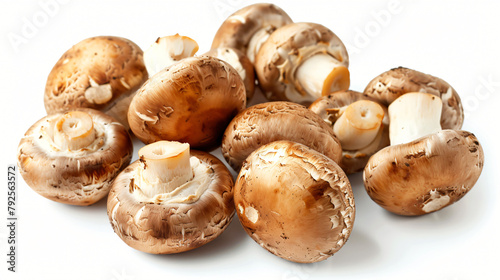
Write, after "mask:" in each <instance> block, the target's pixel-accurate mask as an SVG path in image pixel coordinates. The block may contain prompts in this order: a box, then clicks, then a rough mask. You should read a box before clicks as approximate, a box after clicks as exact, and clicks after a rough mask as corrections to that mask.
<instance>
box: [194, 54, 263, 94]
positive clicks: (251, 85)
mask: <svg viewBox="0 0 500 280" xmlns="http://www.w3.org/2000/svg"><path fill="white" fill-rule="evenodd" d="M203 55H206V56H212V57H216V58H218V59H221V60H224V61H225V62H227V63H228V64H229V65H231V66H232V67H233V68H234V69H235V70H236V71H237V72H238V74H239V75H240V77H241V79H243V83H244V84H245V90H246V93H247V100H250V99H251V98H252V97H253V94H254V90H255V73H254V69H253V64H252V62H251V61H250V59H248V57H247V56H246V55H245V54H244V53H243V52H241V51H239V50H237V49H234V48H228V47H220V48H217V49H211V50H210V51H208V52H206V53H204V54H203Z"/></svg>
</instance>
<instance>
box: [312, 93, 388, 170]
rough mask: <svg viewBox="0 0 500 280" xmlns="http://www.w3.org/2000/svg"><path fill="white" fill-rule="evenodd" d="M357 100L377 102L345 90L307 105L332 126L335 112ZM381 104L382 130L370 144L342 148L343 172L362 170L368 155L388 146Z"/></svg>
mask: <svg viewBox="0 0 500 280" xmlns="http://www.w3.org/2000/svg"><path fill="white" fill-rule="evenodd" d="M359 100H369V101H373V102H377V101H376V100H375V99H373V98H370V97H367V96H364V95H363V94H362V93H360V92H357V91H352V90H345V91H338V92H335V93H332V94H330V95H327V96H323V97H320V98H318V99H317V100H316V101H314V102H313V103H312V104H311V105H310V106H309V110H311V111H313V112H314V113H316V114H318V115H319V116H320V117H321V118H322V119H323V120H324V121H325V122H327V123H328V124H329V125H331V126H332V127H333V125H334V124H335V121H336V117H335V113H336V112H337V111H339V110H341V109H345V108H346V107H347V106H349V105H350V104H352V103H354V102H356V101H359ZM381 106H382V108H383V109H384V112H385V116H384V119H383V121H382V128H381V130H382V131H381V132H380V135H379V136H377V137H376V139H375V140H374V141H373V142H372V144H370V145H369V146H368V147H366V148H363V149H361V150H352V151H350V150H346V149H343V151H342V160H341V162H340V163H339V165H340V167H341V168H342V170H344V172H345V173H347V174H352V173H356V172H361V171H363V169H364V168H365V166H366V163H367V162H368V159H369V158H370V156H372V155H373V154H375V153H376V152H377V151H379V150H380V149H382V148H384V147H386V146H389V144H390V141H389V118H388V114H387V107H385V106H383V105H381Z"/></svg>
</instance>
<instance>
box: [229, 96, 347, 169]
mask: <svg viewBox="0 0 500 280" xmlns="http://www.w3.org/2000/svg"><path fill="white" fill-rule="evenodd" d="M278 140H289V141H294V142H297V143H301V144H304V145H306V146H308V147H310V148H312V149H314V150H316V151H318V152H320V153H323V154H325V155H326V156H327V157H329V158H331V159H333V160H334V161H335V162H340V161H341V159H342V147H341V146H340V142H339V140H338V139H337V138H336V137H335V135H334V134H333V130H332V128H331V127H330V126H329V125H328V124H327V123H326V122H325V121H323V120H322V119H321V118H320V117H319V116H318V115H316V114H315V113H313V112H312V111H310V110H308V109H307V108H306V107H304V106H302V105H299V104H296V103H292V102H285V101H276V102H267V103H261V104H257V105H254V106H251V107H249V108H247V109H245V110H244V111H243V112H241V113H240V114H238V115H237V116H236V117H235V118H234V119H233V120H232V121H231V123H229V125H228V126H227V129H226V131H225V132H224V136H223V138H222V146H221V152H222V155H223V156H224V158H225V159H226V161H227V163H229V165H230V166H231V167H232V168H233V169H234V170H236V171H238V170H239V169H240V168H241V164H242V163H243V161H244V160H245V159H246V158H247V156H249V155H250V154H251V153H252V152H253V151H254V150H256V149H257V148H259V147H260V146H261V145H264V144H267V143H270V142H273V141H278Z"/></svg>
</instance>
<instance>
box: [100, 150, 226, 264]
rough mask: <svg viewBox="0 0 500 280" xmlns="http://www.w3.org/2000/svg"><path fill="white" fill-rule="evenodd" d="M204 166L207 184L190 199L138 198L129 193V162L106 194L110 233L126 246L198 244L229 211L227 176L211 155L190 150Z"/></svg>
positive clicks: (167, 249) (219, 227) (169, 248)
mask: <svg viewBox="0 0 500 280" xmlns="http://www.w3.org/2000/svg"><path fill="white" fill-rule="evenodd" d="M191 156H192V157H196V158H198V159H199V160H200V161H201V162H203V163H204V164H206V165H208V166H209V167H210V170H211V173H210V174H209V177H210V181H209V186H208V187H207V189H206V190H205V191H204V192H203V194H202V195H201V196H200V197H199V199H198V200H197V201H195V202H192V203H162V202H156V203H153V202H142V201H141V200H140V199H138V198H137V196H135V195H134V174H135V172H136V170H137V168H139V167H140V164H139V161H135V162H134V163H132V164H131V165H129V166H128V167H127V168H125V169H124V170H123V172H122V173H120V175H118V177H117V178H116V180H115V181H114V183H113V186H112V188H111V191H110V193H109V196H108V210H107V211H108V217H109V221H110V223H111V226H112V227H113V230H114V231H115V233H116V234H117V235H118V236H119V237H120V238H121V239H122V240H123V241H124V242H125V243H126V244H127V245H129V246H130V247H132V248H135V249H137V250H140V251H143V252H147V253H152V254H171V253H179V252H184V251H188V250H191V249H195V248H197V247H200V246H202V245H204V244H206V243H208V242H210V241H212V240H213V239H215V238H216V237H217V236H219V235H220V234H221V233H222V232H223V231H224V229H225V228H226V227H227V226H228V225H229V223H230V222H231V219H232V217H233V215H234V204H233V179H232V176H231V173H230V172H229V170H228V169H227V168H226V166H225V165H224V164H223V163H222V162H221V161H220V160H218V159H217V158H216V157H214V156H212V155H210V154H208V153H205V152H198V151H191Z"/></svg>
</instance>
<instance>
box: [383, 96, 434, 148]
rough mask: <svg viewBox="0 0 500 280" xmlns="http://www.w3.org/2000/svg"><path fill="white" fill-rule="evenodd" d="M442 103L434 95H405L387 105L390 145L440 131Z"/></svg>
mask: <svg viewBox="0 0 500 280" xmlns="http://www.w3.org/2000/svg"><path fill="white" fill-rule="evenodd" d="M442 108H443V103H442V101H441V99H440V98H439V97H437V96H435V95H432V94H428V93H422V92H411V93H406V94H404V95H402V96H400V97H399V98H398V99H396V100H395V101H394V102H392V103H391V105H389V119H390V125H389V138H390V140H391V145H398V144H404V143H408V142H411V141H413V140H416V139H418V138H421V137H423V136H426V135H429V134H432V133H436V132H438V131H440V130H441V123H440V121H441V111H442Z"/></svg>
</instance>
